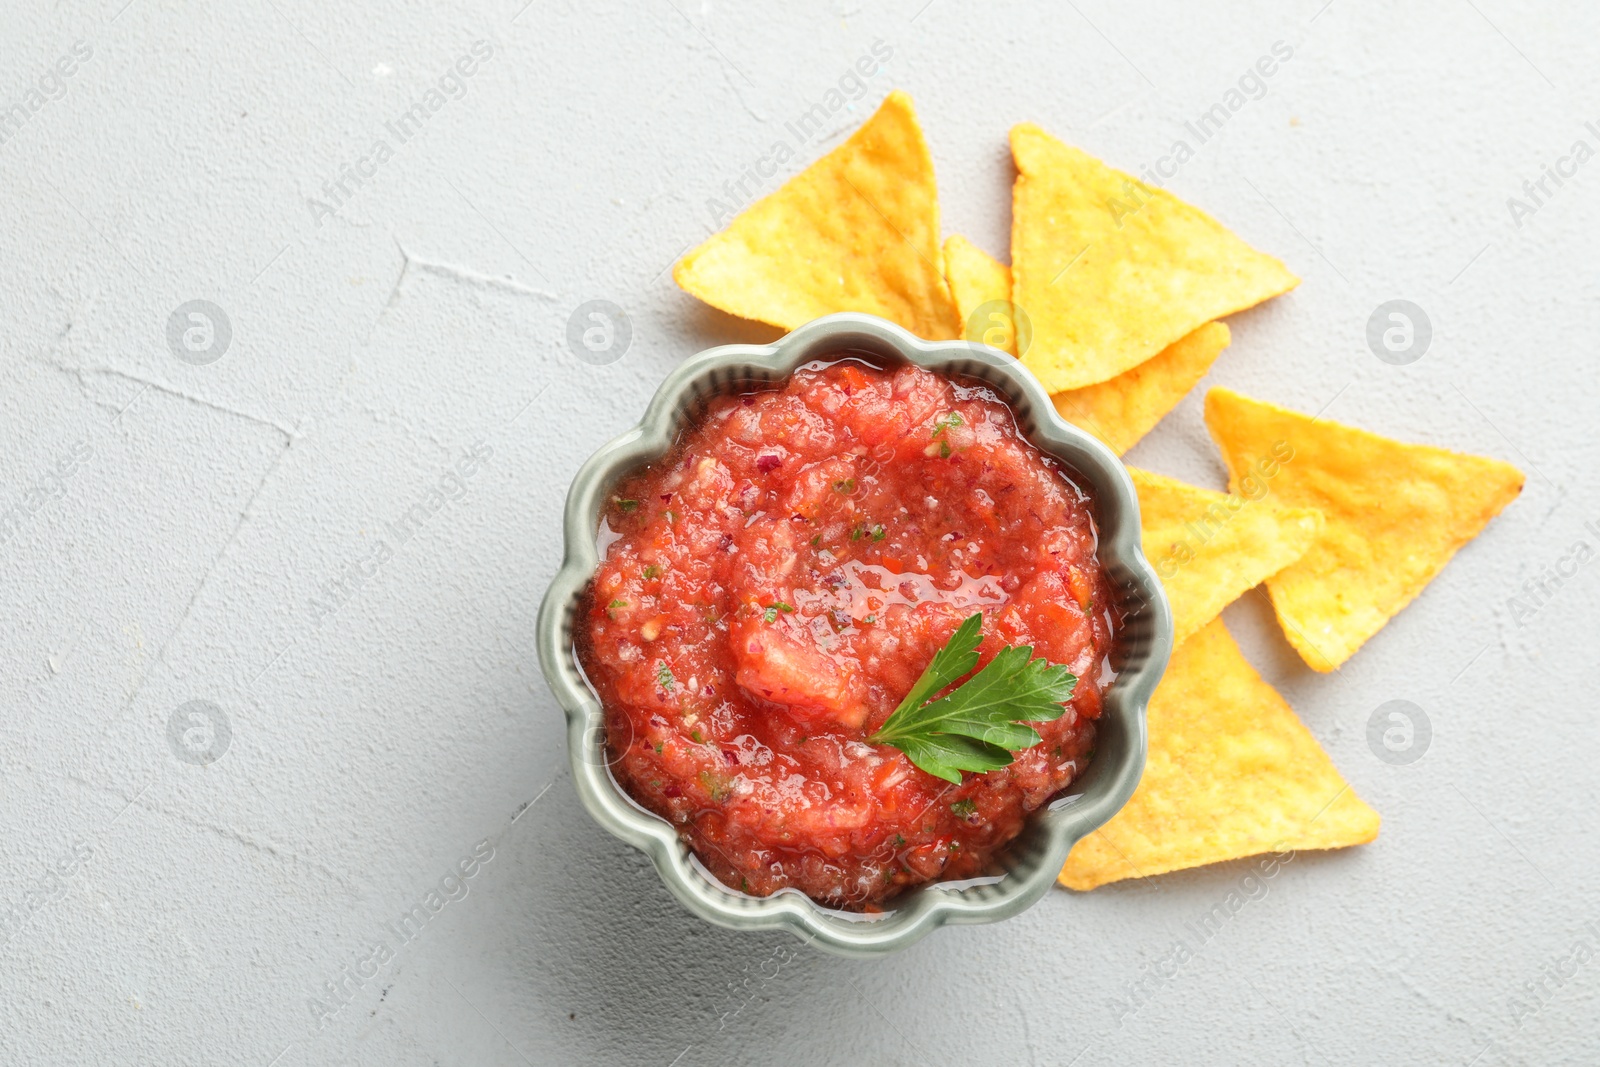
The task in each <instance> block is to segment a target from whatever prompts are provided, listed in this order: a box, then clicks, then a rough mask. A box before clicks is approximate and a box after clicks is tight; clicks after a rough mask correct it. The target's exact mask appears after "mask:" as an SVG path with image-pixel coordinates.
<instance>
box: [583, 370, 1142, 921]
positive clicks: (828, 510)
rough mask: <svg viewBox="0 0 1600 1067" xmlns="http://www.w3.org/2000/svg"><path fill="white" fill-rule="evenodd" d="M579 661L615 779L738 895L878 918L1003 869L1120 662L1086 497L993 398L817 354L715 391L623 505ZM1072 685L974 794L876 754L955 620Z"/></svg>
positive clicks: (618, 498) (1073, 761)
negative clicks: (798, 897)
mask: <svg viewBox="0 0 1600 1067" xmlns="http://www.w3.org/2000/svg"><path fill="white" fill-rule="evenodd" d="M601 543H602V547H603V553H602V554H603V556H604V559H603V560H602V562H601V564H600V567H599V569H598V570H597V572H596V574H595V577H594V579H593V582H592V584H591V586H590V588H589V591H588V596H587V599H586V603H585V608H584V615H583V617H582V620H581V626H580V628H579V630H580V636H579V642H578V643H579V655H580V658H581V661H582V664H583V667H584V671H585V673H586V674H587V676H588V678H589V681H590V683H591V685H593V687H594V689H595V691H596V693H597V695H598V696H599V698H600V701H601V704H602V706H603V707H604V709H605V716H606V728H607V736H608V743H609V745H610V746H611V752H610V756H611V759H612V761H613V763H612V769H613V772H614V773H615V775H616V777H617V779H618V781H619V782H620V783H621V785H622V786H623V787H624V788H625V789H626V790H627V791H628V793H629V794H630V795H631V796H633V798H634V799H635V800H637V801H638V802H639V803H640V804H642V805H644V806H645V807H646V808H648V809H649V810H651V811H653V812H655V813H657V814H659V815H661V816H662V817H663V818H665V819H667V820H669V821H670V822H671V823H672V824H673V825H674V826H676V827H677V828H678V830H679V832H680V834H682V836H683V838H684V840H685V841H686V842H687V843H688V845H689V847H690V848H691V849H692V850H693V851H694V853H695V855H696V856H698V857H699V859H700V860H701V862H703V863H704V864H705V866H706V867H707V868H708V869H709V870H710V871H711V872H712V873H713V874H715V876H716V877H717V878H718V879H720V880H721V881H722V882H723V883H725V884H726V885H728V886H730V887H732V888H734V889H740V890H743V891H745V892H748V893H752V894H756V895H760V896H765V895H768V894H771V893H774V892H776V891H778V890H780V889H784V888H793V889H797V890H799V891H801V892H804V893H806V894H807V895H809V896H811V897H812V898H813V899H815V900H817V901H819V902H821V903H823V904H826V905H829V906H832V907H840V908H850V909H856V910H863V909H873V908H876V907H877V906H878V905H880V904H881V903H882V902H883V901H885V900H887V899H888V898H890V897H892V896H894V895H895V894H897V893H899V892H901V891H903V890H905V889H907V888H908V887H911V886H915V885H918V884H921V883H924V882H928V881H932V880H935V879H960V878H970V877H974V876H977V875H981V874H983V873H985V871H986V869H987V868H988V865H989V861H990V859H991V857H992V856H993V854H994V853H995V852H996V851H997V850H998V849H1000V848H1001V847H1002V846H1004V845H1005V844H1006V843H1007V842H1009V841H1010V840H1011V839H1013V838H1014V837H1016V836H1017V834H1018V833H1019V832H1021V830H1022V827H1023V824H1024V821H1025V820H1026V818H1027V816H1028V814H1029V813H1030V812H1032V811H1033V810H1035V809H1037V808H1038V807H1040V806H1041V805H1042V804H1044V803H1045V802H1046V801H1047V800H1048V799H1049V798H1050V797H1051V796H1052V795H1053V794H1055V793H1057V792H1059V791H1060V790H1062V789H1063V788H1065V787H1066V786H1067V785H1068V784H1070V783H1071V782H1072V780H1073V779H1074V778H1075V777H1077V775H1078V774H1079V773H1080V772H1081V771H1082V770H1083V768H1084V767H1085V766H1086V764H1087V761H1088V758H1089V755H1090V753H1091V751H1092V749H1093V744H1094V721H1095V719H1096V717H1097V716H1098V715H1099V713H1100V706H1101V698H1102V695H1103V693H1104V691H1105V688H1106V686H1107V685H1109V683H1110V680H1111V678H1112V676H1113V675H1112V672H1111V669H1110V665H1109V654H1110V650H1111V641H1112V633H1113V626H1114V620H1113V608H1112V606H1111V604H1112V598H1111V596H1110V587H1109V584H1108V582H1107V579H1106V577H1105V574H1104V572H1103V570H1102V568H1101V566H1100V563H1099V561H1098V560H1097V559H1096V557H1095V544H1096V534H1095V524H1094V518H1093V510H1092V502H1091V500H1090V499H1089V498H1088V496H1087V495H1086V494H1085V493H1084V492H1083V491H1082V490H1081V489H1080V488H1079V487H1078V486H1077V485H1076V484H1075V483H1074V482H1073V481H1072V479H1071V477H1070V476H1069V473H1068V472H1067V471H1065V470H1064V469H1063V468H1062V467H1061V466H1059V465H1058V464H1057V463H1056V462H1055V461H1054V460H1052V459H1051V458H1049V457H1047V456H1045V455H1044V454H1043V453H1041V452H1040V451H1039V450H1038V449H1037V448H1035V447H1034V446H1033V445H1032V444H1030V443H1029V442H1028V441H1027V440H1026V439H1025V438H1024V437H1023V436H1022V435H1021V434H1020V433H1019V431H1018V430H1017V427H1016V423H1015V420H1014V418H1013V417H1012V414H1011V411H1010V409H1009V408H1008V407H1007V406H1006V405H1005V403H1004V402H1003V401H1002V400H1001V399H1000V398H999V397H998V396H997V395H996V394H995V393H994V392H993V391H992V390H990V389H988V388H986V387H983V386H979V385H973V384H964V383H961V382H957V381H953V380H950V379H946V378H943V377H940V376H938V375H935V374H933V373H932V372H929V371H926V370H922V369H920V368H916V367H901V368H898V369H893V370H885V369H879V368H876V367H873V366H870V365H868V364H865V363H863V362H860V361H857V360H854V359H841V360H839V361H836V362H824V363H817V364H812V365H808V366H807V367H805V368H802V369H801V370H799V371H797V372H796V373H795V374H794V375H793V376H791V377H790V378H789V380H788V381H787V382H785V383H784V384H783V385H782V387H781V388H775V389H770V390H766V391H761V392H754V393H749V394H745V395H743V396H730V397H723V398H720V399H718V400H715V401H713V402H711V403H710V404H709V406H708V407H707V409H706V410H705V412H704V413H703V414H702V416H701V417H700V418H699V420H698V421H697V422H696V424H695V425H694V426H693V427H692V428H691V429H690V430H688V431H687V432H686V433H685V434H684V436H683V438H682V439H681V440H680V441H679V443H678V444H677V446H676V447H675V448H674V449H673V450H672V451H671V452H670V453H669V454H668V455H666V456H665V457H663V458H662V459H661V460H659V461H657V462H656V463H653V464H651V465H650V466H648V467H647V468H645V469H643V470H641V471H639V472H637V473H636V474H634V475H632V476H630V477H629V478H628V479H626V480H625V481H624V482H623V483H622V484H621V485H620V486H619V487H618V488H617V489H616V490H615V493H614V496H613V497H612V500H611V502H610V505H609V506H608V507H607V509H606V512H605V517H604V524H603V526H602V529H601ZM974 613H981V614H982V616H983V620H982V642H981V644H980V646H979V649H978V653H979V664H980V669H981V666H982V665H985V664H987V663H988V662H989V661H990V660H991V659H993V658H994V656H995V655H996V654H997V653H998V652H999V651H1000V650H1001V649H1003V648H1004V647H1006V646H1008V645H1029V646H1032V649H1033V653H1032V654H1033V656H1034V657H1036V658H1041V659H1045V660H1048V661H1049V662H1050V663H1051V664H1057V665H1060V666H1062V667H1064V668H1066V669H1067V670H1068V671H1070V672H1071V673H1072V674H1073V675H1075V676H1076V677H1077V683H1076V685H1075V686H1074V687H1073V688H1072V689H1071V694H1072V695H1071V699H1070V700H1068V701H1067V702H1066V705H1065V709H1064V711H1063V713H1062V714H1061V715H1060V716H1059V717H1057V718H1055V719H1054V720H1052V721H1043V722H1037V723H1034V724H1032V725H1033V728H1034V729H1035V730H1036V731H1037V733H1038V735H1039V737H1040V739H1041V740H1040V743H1039V744H1037V745H1034V746H1033V747H1032V748H1028V749H1026V750H1024V751H1021V752H1018V753H1015V754H1014V756H1015V758H1014V759H1013V761H1012V762H1011V763H1010V764H1009V765H1008V766H1005V767H1001V768H999V769H997V770H992V771H989V772H987V773H982V774H966V775H963V776H961V777H962V781H961V782H960V784H959V785H957V784H953V783H951V782H948V781H945V780H942V779H941V778H938V777H935V776H934V775H932V774H929V773H927V772H925V771H923V770H921V769H919V768H918V767H917V766H916V765H914V764H913V763H912V762H911V761H910V759H909V758H907V756H906V755H905V754H904V753H903V752H901V751H900V750H899V749H898V748H895V747H892V746H890V745H888V744H873V743H870V742H869V740H868V738H869V737H870V735H872V734H873V733H874V732H875V731H876V730H878V729H879V728H880V727H881V726H882V725H883V724H884V722H885V720H887V719H888V717H889V716H890V714H891V713H892V712H893V711H894V709H895V707H896V705H897V704H899V703H900V702H901V700H902V699H903V698H904V697H905V696H906V694H907V693H908V692H909V691H910V690H911V688H912V686H913V685H914V683H915V682H916V681H917V679H918V677H919V675H921V674H922V672H923V671H924V669H925V668H927V667H928V665H929V663H930V661H932V659H933V657H934V654H935V653H936V652H937V651H938V650H939V649H940V648H942V647H944V645H945V644H946V643H947V642H948V641H949V640H950V638H951V637H952V635H953V634H955V632H956V630H957V628H958V627H959V626H960V625H961V623H962V621H963V620H964V619H966V618H968V617H969V616H971V615H973V614H974Z"/></svg>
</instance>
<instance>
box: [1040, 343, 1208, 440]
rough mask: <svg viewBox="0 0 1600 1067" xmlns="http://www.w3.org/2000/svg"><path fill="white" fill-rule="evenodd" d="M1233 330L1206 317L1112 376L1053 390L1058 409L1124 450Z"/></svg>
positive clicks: (1173, 402)
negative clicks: (1067, 388) (1230, 330)
mask: <svg viewBox="0 0 1600 1067" xmlns="http://www.w3.org/2000/svg"><path fill="white" fill-rule="evenodd" d="M1230 337H1231V334H1230V333H1229V331H1228V327H1227V326H1225V325H1223V324H1222V323H1220V322H1208V323H1206V324H1205V325H1204V326H1202V327H1200V328H1199V329H1198V330H1195V331H1194V332H1193V333H1191V334H1188V335H1186V336H1184V337H1181V338H1179V339H1178V340H1176V341H1174V342H1173V343H1172V344H1170V345H1168V346H1167V347H1166V348H1164V349H1162V350H1161V351H1160V352H1158V353H1156V354H1155V355H1153V356H1151V357H1150V358H1149V359H1147V360H1145V361H1144V362H1143V363H1141V364H1139V365H1138V366H1136V367H1134V368H1132V369H1131V370H1125V371H1123V372H1122V373H1121V374H1119V375H1117V376H1116V377H1115V378H1111V379H1109V380H1108V381H1103V382H1099V383H1098V384H1095V385H1088V386H1084V387H1083V388H1082V389H1070V390H1068V391H1066V392H1064V393H1057V394H1055V395H1054V396H1053V397H1051V398H1050V399H1051V400H1053V401H1055V405H1056V413H1057V414H1058V415H1060V416H1061V417H1062V418H1063V419H1066V420H1067V421H1068V422H1070V423H1072V424H1073V425H1074V426H1078V427H1081V428H1082V429H1085V430H1088V431H1089V432H1090V433H1092V434H1094V435H1095V436H1096V437H1098V438H1100V440H1102V441H1104V442H1105V443H1106V444H1107V445H1109V446H1110V447H1111V451H1113V452H1115V453H1116V454H1117V455H1119V456H1120V455H1122V454H1123V453H1124V452H1126V451H1127V450H1128V449H1130V448H1132V447H1133V446H1134V445H1136V444H1138V442H1139V439H1140V438H1141V437H1143V436H1144V435H1145V434H1147V433H1149V432H1150V431H1151V430H1152V429H1154V428H1155V425H1156V423H1158V422H1160V421H1161V419H1162V416H1164V415H1166V413H1167V412H1169V411H1171V410H1172V409H1173V408H1174V407H1176V406H1177V404H1178V401H1180V400H1182V399H1183V398H1184V397H1185V396H1186V395H1188V392H1189V390H1190V389H1193V388H1194V386H1195V383H1196V382H1198V381H1199V380H1200V379H1201V378H1204V377H1205V375H1206V371H1208V370H1210V369H1211V364H1213V363H1215V362H1216V361H1217V357H1218V356H1219V355H1221V354H1222V350H1223V349H1224V348H1227V347H1228V341H1229V339H1230Z"/></svg>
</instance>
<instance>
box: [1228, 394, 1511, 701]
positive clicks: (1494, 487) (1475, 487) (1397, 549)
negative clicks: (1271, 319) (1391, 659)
mask: <svg viewBox="0 0 1600 1067" xmlns="http://www.w3.org/2000/svg"><path fill="white" fill-rule="evenodd" d="M1205 419H1206V426H1207V428H1208V429H1209V430H1210V432H1211V436H1212V438H1213V439H1214V440H1215V441H1216V442H1217V445H1218V447H1219V448H1220V450H1221V451H1222V455H1223V460H1224V462H1225V463H1226V464H1227V467H1228V471H1229V483H1230V485H1234V486H1237V485H1239V484H1240V483H1241V482H1242V481H1243V480H1244V479H1246V478H1249V477H1252V476H1253V475H1254V474H1255V473H1256V472H1257V470H1258V468H1259V466H1260V465H1261V464H1263V463H1266V462H1269V461H1276V463H1277V464H1278V465H1279V466H1280V467H1281V473H1280V474H1279V475H1278V476H1277V477H1275V478H1274V479H1273V481H1272V492H1273V499H1274V500H1277V501H1280V502H1282V503H1286V504H1292V505H1296V506H1304V507H1314V508H1316V509H1317V510H1319V511H1321V512H1322V513H1323V516H1324V519H1325V523H1324V527H1323V531H1322V534H1321V535H1320V536H1319V537H1318V539H1317V542H1316V543H1315V544H1314V545H1313V546H1312V547H1311V549H1310V550H1309V551H1307V552H1306V554H1305V555H1304V556H1302V557H1301V558H1300V559H1299V560H1298V561H1297V562H1295V563H1294V564H1292V565H1290V566H1288V567H1285V568H1284V569H1283V570H1281V571H1279V572H1278V573H1277V574H1276V575H1274V576H1273V577H1272V578H1271V579H1269V580H1268V581H1267V592H1268V594H1269V595H1270V596H1271V598H1272V605H1273V608H1274V610H1275V612H1276V613H1277V616H1278V621H1279V623H1280V624H1281V625H1282V627H1283V630H1284V635H1285V636H1286V637H1287V638H1288V640H1289V643H1290V644H1291V645H1293V646H1294V648H1295V650H1296V651H1297V652H1299V653H1300V656H1301V658H1302V659H1303V660H1305V662H1306V664H1307V665H1308V666H1309V667H1311V668H1312V669H1313V670H1316V671H1321V672H1328V671H1332V670H1336V669H1338V668H1339V667H1340V666H1341V665H1343V664H1344V663H1345V662H1346V661H1347V660H1348V659H1349V658H1350V657H1351V656H1352V655H1354V654H1355V652H1356V651H1357V650H1358V649H1359V648H1361V646H1362V645H1364V644H1365V643H1366V642H1367V641H1368V640H1369V639H1371V637H1372V636H1373V635H1374V634H1376V633H1377V632H1378V631H1379V630H1381V629H1382V628H1383V627H1384V626H1385V625H1386V624H1387V623H1388V621H1389V620H1390V619H1392V618H1394V616H1395V615H1397V614H1398V613H1399V612H1400V611H1401V610H1402V609H1404V608H1405V607H1406V605H1408V604H1409V603H1411V601H1412V600H1414V599H1415V598H1416V597H1417V595H1418V594H1420V593H1421V592H1422V590H1423V588H1424V587H1426V586H1427V584H1428V583H1429V582H1430V581H1432V580H1433V578H1434V577H1436V576H1437V575H1438V574H1439V572H1440V571H1441V570H1443V568H1444V566H1445V564H1446V563H1448V562H1449V561H1450V559H1451V558H1452V557H1453V556H1454V555H1455V554H1456V552H1457V551H1459V550H1460V548H1461V547H1462V546H1463V545H1465V544H1466V543H1467V542H1468V541H1470V540H1472V539H1473V538H1474V537H1475V536H1477V534H1478V533H1480V532H1481V531H1482V530H1483V528H1484V527H1485V526H1487V525H1488V524H1489V521H1490V520H1491V519H1493V518H1494V517H1495V516H1496V515H1497V514H1499V513H1500V511H1502V510H1503V509H1504V508H1505V507H1506V505H1508V504H1509V503H1511V501H1512V500H1515V499H1516V497H1517V495H1518V494H1519V493H1520V492H1521V490H1522V486H1523V483H1524V481H1525V479H1524V476H1523V474H1522V472H1521V471H1519V470H1517V468H1515V467H1513V466H1512V465H1511V464H1509V463H1506V462H1504V461H1502V460H1498V459H1490V458H1487V457H1483V456H1473V455H1467V454H1464V453H1460V452H1452V451H1449V450H1446V449H1443V448H1437V447H1434V446H1432V445H1419V444H1407V443H1405V442H1401V441H1396V440H1393V439H1392V438H1388V437H1382V436H1380V435H1378V434H1375V433H1372V432H1370V431H1368V430H1362V429H1359V428H1357V427H1354V426H1346V425H1343V424H1340V423H1336V422H1333V421H1331V420H1329V419H1327V418H1321V417H1316V416H1311V415H1306V414H1303V413H1301V412H1297V411H1292V410H1290V409H1288V408H1284V407H1280V406H1278V405H1276V404H1271V403H1268V402H1266V401H1262V400H1255V399H1252V398H1250V397H1247V396H1243V395H1241V394H1239V393H1236V392H1234V391H1233V390H1231V389H1223V388H1220V387H1219V388H1215V389H1212V390H1210V391H1209V392H1208V393H1207V394H1206V403H1205Z"/></svg>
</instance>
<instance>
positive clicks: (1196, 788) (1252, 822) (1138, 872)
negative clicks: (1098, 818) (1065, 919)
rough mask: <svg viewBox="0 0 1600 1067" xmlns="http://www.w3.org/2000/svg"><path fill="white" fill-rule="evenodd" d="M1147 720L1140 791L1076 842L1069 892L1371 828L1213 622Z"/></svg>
mask: <svg viewBox="0 0 1600 1067" xmlns="http://www.w3.org/2000/svg"><path fill="white" fill-rule="evenodd" d="M1149 723H1150V755H1149V760H1148V762H1147V763H1146V764H1145V771H1144V777H1143V778H1142V779H1141V780H1140V782H1139V788H1138V789H1137V790H1135V791H1134V794H1133V797H1132V799H1130V800H1129V801H1128V803H1127V806H1125V807H1124V808H1123V809H1122V810H1121V811H1119V812H1118V813H1117V814H1116V815H1115V816H1113V817H1112V819H1111V821H1110V822H1108V823H1106V825H1104V826H1102V827H1101V828H1100V829H1099V830H1096V831H1095V832H1094V833H1092V834H1090V835H1089V836H1088V837H1086V838H1084V839H1083V840H1082V841H1079V842H1078V843H1077V845H1075V846H1074V847H1073V849H1072V854H1071V855H1069V856H1068V857H1067V863H1066V866H1065V867H1063V868H1062V869H1061V884H1062V885H1064V886H1067V887H1068V888H1069V889H1093V888H1094V887H1095V886H1099V885H1104V884H1106V883H1107V882H1116V881H1120V880H1121V879H1124V878H1139V877H1149V876H1151V875H1155V874H1161V873H1163V872H1166V871H1177V870H1183V869H1184V868H1188V867H1199V866H1202V865H1203V864H1207V863H1220V862H1222V861H1223V860H1231V859H1238V858H1240V857H1242V856H1256V855H1260V854H1261V853H1264V852H1276V853H1279V854H1280V855H1281V854H1282V853H1285V852H1288V851H1290V850H1294V851H1300V850H1303V849H1318V848H1343V847H1345V846H1347V845H1360V844H1365V843H1366V842H1368V841H1371V840H1372V839H1373V838H1375V837H1377V836H1378V813H1377V812H1375V811H1373V810H1372V809H1371V808H1369V807H1368V806H1367V805H1366V804H1365V803H1363V802H1362V801H1361V799H1360V798H1359V797H1357V796H1356V795H1355V793H1353V792H1351V790H1350V786H1349V784H1348V783H1347V782H1345V780H1344V778H1343V777H1342V776H1341V775H1340V774H1339V771H1338V770H1337V769H1336V768H1335V767H1334V765H1333V762H1332V761H1331V760H1329V759H1328V755H1327V753H1325V752H1324V751H1322V746H1321V745H1319V744H1317V739H1316V738H1315V737H1313V736H1312V735H1311V731H1309V730H1307V729H1306V728H1305V726H1304V724H1302V723H1301V722H1300V719H1299V718H1298V717H1297V716H1296V715H1295V713H1294V711H1293V710H1292V709H1291V708H1290V707H1289V705H1288V704H1286V703H1284V700H1283V697H1281V696H1279V695H1278V692H1277V690H1275V689H1273V688H1272V687H1271V686H1270V685H1268V684H1267V683H1266V682H1264V681H1262V679H1261V676H1260V675H1259V674H1257V673H1256V672H1255V669H1254V668H1253V667H1251V666H1250V664H1249V662H1248V661H1246V660H1245V658H1244V654H1243V653H1242V652H1240V651H1239V646H1238V645H1237V644H1235V643H1234V640H1233V637H1232V636H1231V635H1230V634H1229V633H1228V631H1227V628H1226V627H1224V626H1223V624H1222V621H1221V620H1220V619H1218V620H1215V621H1213V622H1212V623H1210V624H1209V625H1208V626H1206V627H1205V628H1204V629H1202V630H1200V632H1199V633H1196V634H1195V635H1194V636H1193V637H1191V638H1189V640H1187V641H1185V642H1184V643H1183V644H1182V645H1181V646H1179V648H1178V650H1177V651H1176V652H1175V653H1173V656H1172V662H1171V664H1170V665H1169V666H1168V667H1167V673H1166V676H1165V677H1163V678H1162V680H1161V684H1160V685H1159V686H1157V687H1156V691H1155V693H1154V694H1153V695H1152V696H1151V698H1150V714H1149Z"/></svg>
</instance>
